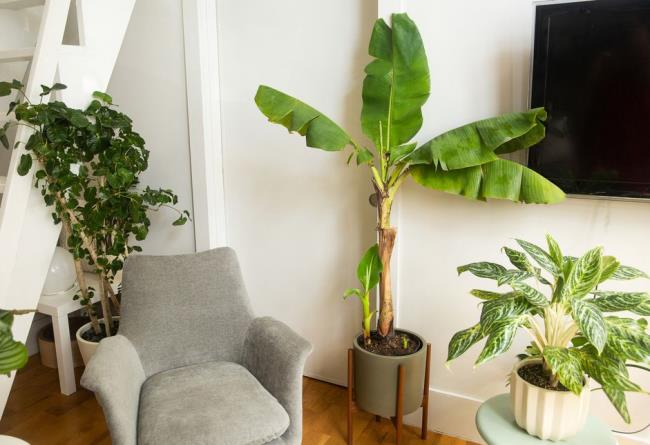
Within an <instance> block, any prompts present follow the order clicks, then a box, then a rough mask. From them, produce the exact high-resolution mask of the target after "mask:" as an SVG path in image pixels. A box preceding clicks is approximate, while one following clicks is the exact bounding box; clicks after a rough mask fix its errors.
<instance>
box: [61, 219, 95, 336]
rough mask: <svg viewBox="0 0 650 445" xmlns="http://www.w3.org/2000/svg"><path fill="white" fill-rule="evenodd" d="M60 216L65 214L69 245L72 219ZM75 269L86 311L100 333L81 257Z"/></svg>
mask: <svg viewBox="0 0 650 445" xmlns="http://www.w3.org/2000/svg"><path fill="white" fill-rule="evenodd" d="M60 216H64V217H63V218H61V221H62V222H63V233H64V234H65V240H66V245H67V244H68V240H69V239H70V234H71V233H72V228H71V227H70V221H68V219H67V218H65V215H60ZM74 271H75V273H76V275H77V283H79V290H80V291H81V298H82V300H83V301H87V303H86V304H85V306H86V311H87V312H88V317H89V318H90V324H91V326H92V328H93V331H94V332H95V334H100V333H101V329H100V327H99V321H98V320H97V315H96V314H95V310H94V309H93V307H92V303H91V302H90V300H89V299H88V285H87V284H86V275H84V272H83V269H82V267H81V260H80V259H79V258H75V259H74Z"/></svg>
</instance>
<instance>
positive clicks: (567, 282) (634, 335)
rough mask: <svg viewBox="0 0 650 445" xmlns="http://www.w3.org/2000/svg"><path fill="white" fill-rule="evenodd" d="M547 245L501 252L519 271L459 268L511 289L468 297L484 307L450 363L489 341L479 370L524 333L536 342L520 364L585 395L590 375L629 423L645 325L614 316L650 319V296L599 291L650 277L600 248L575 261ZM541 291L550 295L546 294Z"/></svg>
mask: <svg viewBox="0 0 650 445" xmlns="http://www.w3.org/2000/svg"><path fill="white" fill-rule="evenodd" d="M546 239H547V245H548V250H544V249H542V248H541V247H539V246H536V245H534V244H532V243H529V242H527V241H523V240H517V243H518V244H519V246H520V247H521V249H523V251H521V250H516V249H511V248H508V247H504V252H505V254H506V255H507V257H508V259H509V260H510V263H511V265H512V266H514V267H510V268H506V267H504V266H502V265H500V264H496V263H490V262H478V263H471V264H466V265H464V266H460V267H459V268H458V273H459V274H461V273H463V272H470V273H472V274H474V275H476V276H477V277H481V278H487V279H490V280H493V281H495V282H496V284H497V286H499V287H500V286H507V287H509V288H510V290H508V291H506V292H494V291H489V290H479V289H474V290H472V291H471V292H470V293H471V294H472V295H473V296H475V297H477V298H479V299H481V300H483V301H482V303H481V316H480V321H479V322H478V323H477V324H475V325H474V326H472V327H470V328H467V329H465V330H462V331H460V332H458V333H456V334H455V335H454V336H453V337H452V339H451V341H450V342H449V348H448V356H447V360H448V362H450V361H452V360H454V359H456V358H458V357H459V356H461V355H462V354H463V353H465V352H466V351H467V350H468V349H469V348H470V347H471V346H472V345H474V344H475V343H478V342H479V341H481V340H482V339H483V338H487V340H486V342H485V345H484V347H483V349H482V351H481V353H480V354H479V356H478V358H477V360H476V365H480V364H482V363H485V362H487V361H488V360H491V359H493V358H495V357H497V356H499V355H500V354H503V353H504V352H506V351H508V350H509V349H510V347H511V345H512V343H513V339H514V337H515V334H516V333H517V331H519V330H520V329H522V330H525V331H526V332H527V333H528V334H529V335H530V337H531V338H532V343H531V345H530V346H529V347H528V348H527V349H526V352H525V354H522V355H521V357H520V358H524V357H533V358H540V359H541V360H542V364H543V369H544V372H545V375H546V378H547V379H548V384H549V386H550V387H555V388H557V387H558V386H559V384H562V385H563V386H564V387H565V388H567V389H568V390H570V391H572V392H574V393H575V394H580V392H581V391H582V390H583V386H584V382H585V376H589V377H591V378H593V379H594V380H595V381H597V382H598V383H599V384H600V385H601V387H602V389H603V391H604V392H605V394H606V395H607V397H608V398H609V400H610V401H611V402H612V404H613V405H614V406H615V407H616V409H617V410H618V412H619V413H620V415H621V417H623V419H624V420H625V421H626V422H628V423H629V422H630V414H629V412H628V409H627V404H626V399H625V392H627V391H631V392H642V391H643V390H642V389H641V387H640V386H639V385H638V384H636V383H634V382H632V381H631V380H630V377H629V374H628V366H637V367H642V366H641V365H639V364H645V363H648V362H650V335H648V333H647V326H648V322H647V320H646V319H644V318H639V319H632V318H626V317H619V316H615V315H611V313H616V312H621V311H630V312H633V313H635V314H638V315H642V316H650V294H648V293H646V292H626V291H615V290H604V289H602V288H601V286H603V285H605V282H606V281H607V280H631V279H634V278H648V275H646V274H645V273H644V272H642V271H640V270H638V269H636V268H633V267H629V266H623V265H621V264H620V262H619V261H618V260H617V259H616V258H614V257H612V256H606V255H603V249H602V247H596V248H593V249H591V250H589V251H588V252H586V253H585V254H584V255H582V256H581V257H580V258H576V257H572V256H564V255H563V254H562V251H561V250H560V247H559V245H558V243H557V242H556V241H555V240H554V239H553V238H552V237H551V236H549V235H547V237H546ZM543 286H545V287H546V288H547V289H548V292H546V294H544V293H543V292H542V290H541V289H542V287H543Z"/></svg>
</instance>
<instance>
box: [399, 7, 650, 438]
mask: <svg viewBox="0 0 650 445" xmlns="http://www.w3.org/2000/svg"><path fill="white" fill-rule="evenodd" d="M407 10H408V12H409V14H410V15H411V17H412V18H413V19H414V20H415V21H416V23H417V24H418V26H419V28H420V31H421V33H422V36H423V39H424V42H425V46H426V49H427V53H428V57H429V64H430V68H431V75H432V94H431V98H430V99H429V101H428V103H427V104H426V106H425V108H424V117H425V124H424V127H423V130H422V131H421V133H420V137H421V139H422V140H426V139H428V138H430V137H432V136H435V135H436V134H438V133H440V132H442V131H445V130H447V129H451V128H453V127H455V126H458V125H460V124H463V123H466V122H469V121H472V120H476V119H480V118H484V117H488V116H490V115H495V114H498V113H502V112H507V111H514V110H518V109H523V108H525V106H526V101H527V94H528V75H529V65H528V64H529V55H530V46H531V45H530V43H531V32H532V6H531V1H530V0H526V1H522V0H492V1H490V2H486V1H484V0H464V1H459V0H438V1H436V2H431V1H429V0H409V1H407ZM399 199H401V200H402V207H401V211H402V215H401V221H402V227H401V231H400V234H399V243H400V266H399V267H400V290H399V294H400V300H399V301H400V305H399V312H400V324H401V325H402V326H404V327H408V328H409V329H414V330H417V331H418V332H420V333H422V334H424V336H425V337H426V338H427V339H428V340H430V341H431V342H432V344H433V353H432V375H431V387H432V389H433V393H432V397H433V399H434V401H439V402H443V401H444V403H446V404H447V405H446V408H444V409H443V408H442V407H441V406H437V407H435V408H434V409H433V412H434V416H432V417H431V423H432V426H434V427H436V428H438V429H441V430H443V431H445V432H448V433H451V434H458V435H462V436H469V437H471V438H473V439H477V435H476V433H475V432H474V429H473V415H474V412H475V408H476V405H477V402H476V400H483V399H486V398H489V397H490V396H492V395H495V394H498V393H502V392H506V388H505V385H504V384H505V376H506V374H507V373H508V372H509V370H510V369H511V366H512V365H513V363H514V356H515V355H516V353H517V352H518V351H519V350H520V349H521V348H522V347H523V346H524V345H525V344H526V343H527V342H528V341H529V340H528V339H527V338H526V337H525V335H522V336H520V338H519V339H518V341H517V343H516V345H515V347H513V350H512V352H511V353H509V354H506V355H505V356H504V357H502V358H499V359H496V360H494V361H493V362H491V363H489V364H486V365H484V366H481V367H480V368H478V369H476V370H474V369H473V366H472V365H473V361H474V359H475V358H476V356H477V354H478V352H479V350H480V349H479V348H478V347H475V348H473V349H472V350H470V351H469V352H468V353H467V355H466V356H464V357H462V358H461V359H459V360H457V361H455V362H454V363H453V365H452V367H451V371H449V370H447V369H446V368H445V367H444V361H445V358H446V348H447V343H448V341H449V339H450V337H451V336H452V335H453V333H454V332H456V331H458V330H460V329H463V328H465V327H469V326H471V325H472V324H474V323H476V321H478V316H479V312H480V309H479V307H478V306H477V303H478V300H476V299H474V298H473V297H471V296H470V295H469V294H468V291H469V290H470V289H472V288H476V287H481V288H488V289H489V288H490V283H488V282H487V281H488V280H480V279H478V278H473V277H470V276H465V275H464V276H462V277H460V278H458V277H457V274H456V271H455V268H456V266H458V265H461V264H465V263H468V262H472V261H479V260H499V261H504V258H505V256H504V255H502V254H501V253H500V248H501V247H502V246H503V245H504V244H506V243H508V244H510V245H512V239H513V238H523V239H527V240H531V241H533V242H537V243H544V235H545V233H547V232H548V233H551V234H553V236H555V237H556V238H557V240H558V241H559V242H560V244H561V246H562V247H563V248H564V249H565V251H566V252H569V253H571V254H574V255H579V254H581V253H583V252H584V251H585V250H587V249H588V248H590V247H593V246H596V245H603V246H605V248H606V251H607V253H609V254H612V255H615V256H617V257H619V258H620V259H621V260H622V261H623V262H624V263H626V264H630V265H635V266H637V267H640V268H642V269H645V270H647V271H650V257H648V255H647V253H646V250H647V245H648V243H647V242H646V240H647V221H648V218H650V204H649V203H632V202H620V201H617V202H615V201H605V200H583V199H568V200H567V201H566V202H564V203H563V204H560V205H556V206H549V207H546V206H522V205H516V204H512V203H508V202H491V203H487V204H486V203H481V202H472V201H468V200H465V199H464V198H460V197H456V196H451V195H445V194H441V193H438V192H433V191H431V190H427V189H424V188H421V187H420V186H418V185H417V184H415V183H413V182H411V183H409V184H407V185H406V187H405V189H404V190H403V191H402V193H401V196H400V197H399ZM505 260H506V261H507V258H505ZM628 286H630V287H633V288H639V289H643V288H645V289H646V290H647V287H648V283H647V282H645V283H643V282H637V283H630V284H628ZM639 380H640V381H641V382H645V386H646V387H650V376H648V375H645V376H644V375H639ZM448 393H451V395H450V394H448ZM594 398H595V399H597V400H596V402H595V404H594V405H595V406H594V412H595V413H596V414H597V415H600V416H602V417H603V418H605V419H606V420H608V421H609V422H610V424H612V425H614V426H616V427H619V429H627V430H633V429H635V427H636V426H642V425H645V424H646V423H648V422H650V417H648V414H647V409H646V410H644V409H643V408H642V405H645V406H646V407H647V403H648V401H647V396H639V395H633V396H629V400H630V402H631V405H632V408H631V413H632V417H633V420H634V423H633V425H632V426H626V425H625V424H624V423H623V422H622V421H621V420H620V419H619V418H618V417H617V415H616V414H615V413H614V411H613V409H611V408H610V407H609V406H608V405H607V403H604V400H603V399H604V396H603V395H602V393H601V392H597V393H594ZM434 404H435V402H434ZM452 406H453V407H454V409H453V410H450V409H448V408H449V407H452ZM643 437H644V438H645V439H646V440H650V432H645V434H644V435H643Z"/></svg>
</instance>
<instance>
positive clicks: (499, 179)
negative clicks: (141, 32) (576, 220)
mask: <svg viewBox="0 0 650 445" xmlns="http://www.w3.org/2000/svg"><path fill="white" fill-rule="evenodd" d="M411 175H412V176H413V179H414V180H415V182H417V183H418V184H420V185H422V186H424V187H428V188H431V189H434V190H440V191H443V192H447V193H452V194H456V195H462V196H465V197H467V198H470V199H477V200H481V201H485V200H487V199H488V198H493V199H508V200H511V201H515V202H524V203H534V204H554V203H558V202H560V201H562V200H564V193H563V192H562V190H560V188H559V187H557V186H556V185H555V184H553V183H552V182H550V181H549V180H548V179H546V178H544V177H543V176H541V175H540V174H538V173H536V172H534V171H533V170H531V169H529V168H527V167H524V166H523V165H521V164H518V163H516V162H512V161H508V160H505V159H496V160H494V161H491V162H487V163H485V164H482V165H477V166H474V167H469V168H464V169H460V170H451V171H445V170H443V169H441V168H436V167H435V166H434V165H418V166H415V167H412V169H411Z"/></svg>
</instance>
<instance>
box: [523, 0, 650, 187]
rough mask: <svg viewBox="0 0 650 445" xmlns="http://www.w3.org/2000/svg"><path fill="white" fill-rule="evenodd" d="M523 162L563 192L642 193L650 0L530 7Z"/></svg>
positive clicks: (646, 179)
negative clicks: (533, 141)
mask: <svg viewBox="0 0 650 445" xmlns="http://www.w3.org/2000/svg"><path fill="white" fill-rule="evenodd" d="M535 9H536V11H535V34H534V52H533V66H532V68H533V69H532V89H531V106H532V107H542V106H543V107H545V108H546V110H547V111H548V121H547V137H546V139H545V140H544V141H542V142H541V143H540V144H539V145H538V146H537V147H534V148H532V149H531V150H530V152H529V156H528V165H529V166H530V167H531V168H532V169H534V170H535V171H537V172H539V173H541V174H542V175H544V176H545V177H547V178H549V179H550V180H551V181H553V182H554V183H555V184H557V185H558V186H559V187H561V188H562V189H563V190H564V191H565V192H566V193H569V194H575V195H593V196H611V197H626V198H650V0H593V1H577V2H568V3H557V2H554V3H545V4H537V5H536V6H535Z"/></svg>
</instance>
